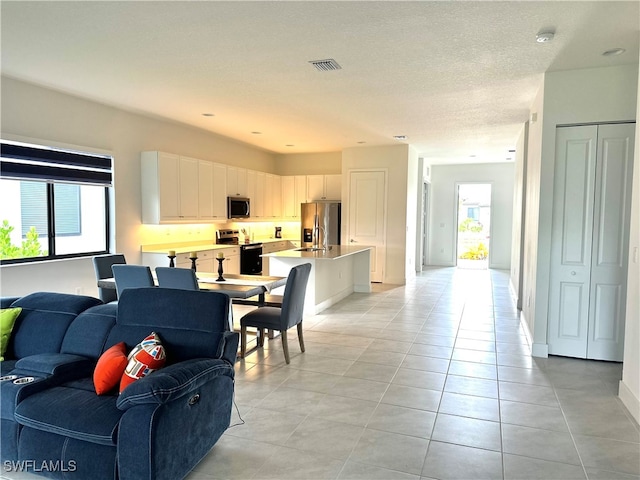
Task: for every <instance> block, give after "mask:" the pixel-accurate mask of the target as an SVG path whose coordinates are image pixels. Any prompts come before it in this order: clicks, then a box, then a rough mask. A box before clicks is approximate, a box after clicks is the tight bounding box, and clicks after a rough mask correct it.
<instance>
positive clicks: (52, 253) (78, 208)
mask: <svg viewBox="0 0 640 480" xmlns="http://www.w3.org/2000/svg"><path fill="white" fill-rule="evenodd" d="M1 146H2V156H1V159H0V160H1V162H0V261H1V262H2V263H3V264H4V263H20V262H28V261H34V260H46V259H51V258H69V257H75V256H85V255H95V254H99V253H106V252H108V251H109V243H108V242H109V228H108V226H109V208H108V205H109V191H110V186H111V177H112V174H111V162H112V159H111V157H105V156H96V155H93V154H85V153H80V152H71V151H64V150H56V149H50V148H43V147H39V146H35V145H26V144H22V143H15V142H7V141H4V140H3V141H2V143H1Z"/></svg>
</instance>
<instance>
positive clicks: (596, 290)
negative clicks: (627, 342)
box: [549, 124, 635, 361]
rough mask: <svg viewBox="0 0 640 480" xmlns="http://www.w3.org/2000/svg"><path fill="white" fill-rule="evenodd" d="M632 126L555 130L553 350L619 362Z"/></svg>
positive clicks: (621, 349)
mask: <svg viewBox="0 0 640 480" xmlns="http://www.w3.org/2000/svg"><path fill="white" fill-rule="evenodd" d="M634 130H635V126H634V125H630V124H619V125H600V126H596V125H588V126H581V127H563V128H558V129H557V134H556V168H555V185H554V207H553V232H552V245H551V278H550V286H549V288H550V291H549V353H551V354H558V355H567V356H573V357H581V358H592V359H599V360H612V361H622V355H623V344H624V317H625V303H626V278H627V255H628V250H629V246H628V241H629V210H630V206H631V178H632V175H631V173H632V172H631V171H632V162H633V143H634Z"/></svg>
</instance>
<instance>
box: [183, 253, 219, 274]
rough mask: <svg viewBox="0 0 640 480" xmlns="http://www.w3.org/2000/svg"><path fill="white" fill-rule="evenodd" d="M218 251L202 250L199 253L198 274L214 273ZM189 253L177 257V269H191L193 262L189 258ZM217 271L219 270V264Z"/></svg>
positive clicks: (197, 261)
mask: <svg viewBox="0 0 640 480" xmlns="http://www.w3.org/2000/svg"><path fill="white" fill-rule="evenodd" d="M215 252H216V250H200V251H199V252H197V255H198V259H197V260H196V271H198V272H213V271H214V269H213V268H214V262H215V260H214V258H215ZM189 255H190V254H189V253H181V254H179V255H177V256H176V260H175V261H176V267H178V268H191V265H192V262H191V258H189ZM215 263H216V270H217V262H215Z"/></svg>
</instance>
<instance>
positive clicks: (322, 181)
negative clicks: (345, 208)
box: [307, 175, 342, 202]
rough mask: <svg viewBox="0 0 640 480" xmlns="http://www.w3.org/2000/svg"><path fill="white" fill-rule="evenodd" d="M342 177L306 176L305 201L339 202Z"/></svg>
mask: <svg viewBox="0 0 640 480" xmlns="http://www.w3.org/2000/svg"><path fill="white" fill-rule="evenodd" d="M341 197H342V175H307V201H309V202H315V201H317V200H340V199H341Z"/></svg>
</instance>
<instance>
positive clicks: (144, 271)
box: [111, 265, 155, 297]
mask: <svg viewBox="0 0 640 480" xmlns="http://www.w3.org/2000/svg"><path fill="white" fill-rule="evenodd" d="M111 270H112V271H113V279H114V280H115V281H116V290H117V291H118V297H119V296H120V295H122V292H123V291H124V290H125V289H127V288H142V287H153V286H154V285H155V284H154V282H153V276H152V275H151V269H150V268H149V267H146V266H143V265H113V266H112V267H111Z"/></svg>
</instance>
